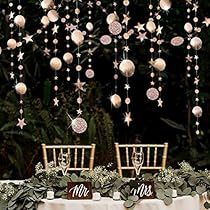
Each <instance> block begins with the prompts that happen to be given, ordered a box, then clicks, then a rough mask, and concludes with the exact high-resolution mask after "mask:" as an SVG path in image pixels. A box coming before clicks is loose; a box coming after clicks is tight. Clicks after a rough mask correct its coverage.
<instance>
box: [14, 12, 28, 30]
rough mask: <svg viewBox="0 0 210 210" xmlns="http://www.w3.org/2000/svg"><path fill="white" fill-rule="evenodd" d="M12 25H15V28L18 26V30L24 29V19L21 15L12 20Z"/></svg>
mask: <svg viewBox="0 0 210 210" xmlns="http://www.w3.org/2000/svg"><path fill="white" fill-rule="evenodd" d="M14 23H15V25H16V26H18V27H20V28H24V27H25V23H26V19H25V17H23V16H22V15H17V16H16V17H15V19H14Z"/></svg>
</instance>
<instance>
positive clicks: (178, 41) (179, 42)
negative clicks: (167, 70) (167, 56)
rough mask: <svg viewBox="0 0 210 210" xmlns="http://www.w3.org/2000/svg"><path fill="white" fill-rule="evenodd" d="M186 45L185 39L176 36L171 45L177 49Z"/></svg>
mask: <svg viewBox="0 0 210 210" xmlns="http://www.w3.org/2000/svg"><path fill="white" fill-rule="evenodd" d="M183 43H184V38H183V37H181V36H176V37H174V38H172V39H171V44H172V45H173V46H175V47H178V46H180V45H182V44H183Z"/></svg>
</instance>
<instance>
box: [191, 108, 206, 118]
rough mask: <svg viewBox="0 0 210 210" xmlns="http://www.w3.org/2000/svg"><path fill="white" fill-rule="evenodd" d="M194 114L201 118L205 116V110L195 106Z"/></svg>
mask: <svg viewBox="0 0 210 210" xmlns="http://www.w3.org/2000/svg"><path fill="white" fill-rule="evenodd" d="M192 113H193V114H194V116H195V117H201V116H202V114H203V110H202V108H201V107H200V106H194V107H193V109H192Z"/></svg>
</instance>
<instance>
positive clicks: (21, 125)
mask: <svg viewBox="0 0 210 210" xmlns="http://www.w3.org/2000/svg"><path fill="white" fill-rule="evenodd" d="M24 121H25V119H24V118H23V119H20V118H18V123H17V125H16V126H18V127H20V129H21V130H22V129H23V127H24V126H25V125H26V123H25V122H24Z"/></svg>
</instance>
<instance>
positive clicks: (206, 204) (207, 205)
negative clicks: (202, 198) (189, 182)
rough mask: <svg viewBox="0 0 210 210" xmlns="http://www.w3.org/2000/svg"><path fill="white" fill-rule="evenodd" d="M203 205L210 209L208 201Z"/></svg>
mask: <svg viewBox="0 0 210 210" xmlns="http://www.w3.org/2000/svg"><path fill="white" fill-rule="evenodd" d="M204 207H205V208H206V209H210V203H209V202H207V201H206V202H205V203H204Z"/></svg>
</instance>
